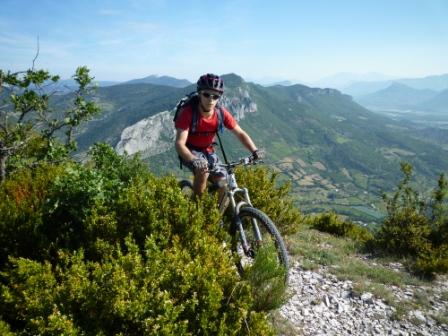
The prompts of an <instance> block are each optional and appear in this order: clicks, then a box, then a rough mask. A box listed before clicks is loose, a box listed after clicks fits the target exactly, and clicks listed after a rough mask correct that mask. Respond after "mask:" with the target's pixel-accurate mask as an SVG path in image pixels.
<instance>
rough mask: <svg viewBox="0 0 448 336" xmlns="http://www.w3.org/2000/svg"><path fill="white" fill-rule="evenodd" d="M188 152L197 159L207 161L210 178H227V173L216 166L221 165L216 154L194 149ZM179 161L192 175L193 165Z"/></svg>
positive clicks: (222, 168)
mask: <svg viewBox="0 0 448 336" xmlns="http://www.w3.org/2000/svg"><path fill="white" fill-rule="evenodd" d="M190 151H191V153H192V154H193V155H194V156H196V157H197V158H198V159H204V160H207V162H208V165H209V167H211V168H210V170H209V173H210V176H216V177H221V178H223V177H226V176H227V171H226V170H225V168H224V167H221V166H220V165H218V163H221V161H220V160H219V157H218V155H216V153H207V152H201V151H196V150H194V149H190ZM181 160H182V164H183V165H184V166H186V167H187V168H188V169H190V170H191V171H192V172H193V173H194V169H193V164H192V163H191V162H186V161H185V160H183V159H181Z"/></svg>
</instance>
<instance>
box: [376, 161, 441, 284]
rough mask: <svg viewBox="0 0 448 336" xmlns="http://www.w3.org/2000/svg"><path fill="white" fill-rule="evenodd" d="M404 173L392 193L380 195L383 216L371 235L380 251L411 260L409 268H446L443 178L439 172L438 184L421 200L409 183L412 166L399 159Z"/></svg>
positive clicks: (423, 272)
mask: <svg viewBox="0 0 448 336" xmlns="http://www.w3.org/2000/svg"><path fill="white" fill-rule="evenodd" d="M401 171H402V173H403V175H404V177H403V179H402V181H400V183H399V184H398V187H397V190H396V191H395V193H394V194H393V196H392V197H390V198H389V197H387V196H384V200H385V202H386V205H387V217H386V219H385V221H384V223H383V225H382V226H381V228H380V230H379V231H378V232H377V234H376V237H375V245H376V248H377V249H379V250H381V251H382V252H386V253H389V254H392V255H398V256H400V257H403V256H404V257H409V258H411V260H412V265H411V267H412V269H413V270H414V271H415V272H416V273H419V274H421V275H424V276H427V277H432V276H434V275H435V274H436V273H446V272H448V245H447V244H446V239H447V238H448V234H447V232H448V220H447V219H448V209H447V204H446V195H447V186H448V184H447V182H446V180H445V177H444V175H443V174H442V175H440V178H439V181H438V187H437V188H436V189H435V190H434V192H433V193H432V196H431V198H430V199H429V200H424V199H423V198H422V197H421V196H420V195H419V194H418V192H417V191H416V190H414V189H413V188H412V187H411V186H410V180H411V176H412V166H411V165H410V164H408V163H402V165H401Z"/></svg>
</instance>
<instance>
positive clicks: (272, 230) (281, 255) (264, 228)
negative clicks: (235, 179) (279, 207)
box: [233, 207, 289, 283]
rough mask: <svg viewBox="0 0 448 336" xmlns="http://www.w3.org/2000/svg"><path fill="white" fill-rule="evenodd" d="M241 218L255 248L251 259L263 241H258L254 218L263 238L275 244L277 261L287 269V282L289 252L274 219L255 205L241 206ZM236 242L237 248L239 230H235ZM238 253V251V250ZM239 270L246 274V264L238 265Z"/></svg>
mask: <svg viewBox="0 0 448 336" xmlns="http://www.w3.org/2000/svg"><path fill="white" fill-rule="evenodd" d="M238 217H239V219H240V220H241V222H242V224H243V229H244V231H245V234H246V238H247V240H248V243H249V244H250V245H251V248H252V249H253V250H254V251H253V252H254V257H249V258H251V259H255V258H256V256H257V251H258V250H259V247H260V246H261V245H262V242H259V241H256V237H255V233H254V230H253V227H252V219H253V218H254V219H256V220H257V223H258V227H259V229H260V232H261V235H262V240H263V241H269V240H272V241H273V242H274V245H275V249H276V253H277V261H278V263H279V264H281V265H282V266H283V267H284V269H285V283H286V282H287V281H288V269H289V268H288V267H289V265H288V253H287V250H286V246H285V243H284V242H283V239H282V236H281V235H280V233H279V231H278V230H277V228H276V226H275V225H274V223H273V222H272V220H271V219H270V218H269V217H268V216H267V215H266V214H265V213H264V212H262V211H261V210H258V209H256V208H253V207H244V208H241V210H240V213H239V215H238ZM235 238H236V240H235V242H234V244H233V248H234V249H235V250H236V249H237V246H238V244H239V240H240V238H239V232H238V231H237V230H236V232H235ZM236 252H237V253H238V251H236ZM246 257H247V256H246ZM238 270H239V271H240V273H241V275H244V271H245V270H244V265H242V264H241V262H240V263H239V265H238Z"/></svg>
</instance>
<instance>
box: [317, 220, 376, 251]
mask: <svg viewBox="0 0 448 336" xmlns="http://www.w3.org/2000/svg"><path fill="white" fill-rule="evenodd" d="M309 222H310V226H311V227H312V228H314V229H316V230H319V231H321V232H327V233H330V234H333V235H336V236H340V237H349V238H351V239H353V240H355V241H357V242H360V243H362V244H366V243H367V242H369V241H371V240H372V239H373V235H372V233H371V232H370V231H369V230H367V229H366V228H363V227H361V226H359V225H356V224H354V223H352V222H350V221H345V220H342V219H341V218H340V217H339V216H338V215H337V214H336V213H334V212H328V213H324V214H320V215H317V216H314V217H312V218H310V219H309Z"/></svg>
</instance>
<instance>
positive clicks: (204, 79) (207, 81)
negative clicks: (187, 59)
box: [197, 73, 224, 93]
mask: <svg viewBox="0 0 448 336" xmlns="http://www.w3.org/2000/svg"><path fill="white" fill-rule="evenodd" d="M197 85H198V86H197V90H198V91H201V90H207V89H208V90H214V91H218V92H219V93H223V92H224V82H223V80H222V78H221V77H219V76H217V75H214V74H210V73H208V74H206V75H202V76H201V77H199V79H198V82H197Z"/></svg>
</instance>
